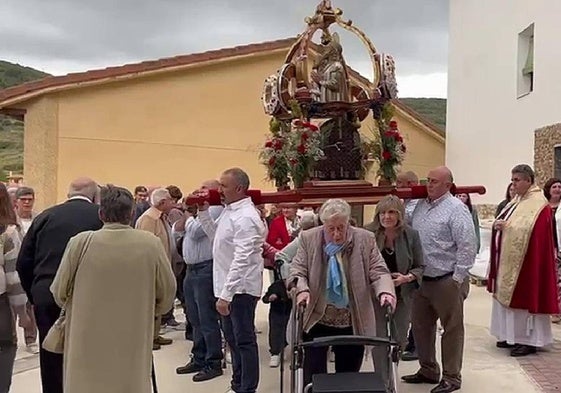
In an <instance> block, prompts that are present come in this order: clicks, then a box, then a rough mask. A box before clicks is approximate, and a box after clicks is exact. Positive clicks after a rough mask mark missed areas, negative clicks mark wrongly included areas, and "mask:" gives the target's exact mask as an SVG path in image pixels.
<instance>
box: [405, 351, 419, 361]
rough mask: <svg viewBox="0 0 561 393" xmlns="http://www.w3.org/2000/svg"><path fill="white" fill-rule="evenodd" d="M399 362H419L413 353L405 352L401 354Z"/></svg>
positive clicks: (417, 356) (415, 353)
mask: <svg viewBox="0 0 561 393" xmlns="http://www.w3.org/2000/svg"><path fill="white" fill-rule="evenodd" d="M401 360H403V361H404V362H411V361H413V360H419V355H417V352H415V351H405V352H403V353H402V354H401Z"/></svg>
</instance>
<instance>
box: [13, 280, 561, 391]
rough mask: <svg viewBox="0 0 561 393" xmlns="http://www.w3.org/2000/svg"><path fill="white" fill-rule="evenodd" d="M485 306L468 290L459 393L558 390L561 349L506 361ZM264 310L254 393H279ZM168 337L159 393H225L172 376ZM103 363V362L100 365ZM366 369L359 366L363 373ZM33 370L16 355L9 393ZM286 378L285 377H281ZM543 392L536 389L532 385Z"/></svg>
mask: <svg viewBox="0 0 561 393" xmlns="http://www.w3.org/2000/svg"><path fill="white" fill-rule="evenodd" d="M490 307H491V302H490V299H489V297H488V295H487V294H486V293H485V291H484V290H483V289H482V288H476V287H472V292H471V294H470V297H469V298H468V301H467V302H466V326H467V339H466V352H465V361H464V372H463V375H464V382H463V389H462V392H466V393H496V392H501V391H505V392H512V393H518V392H519V393H533V392H541V391H545V392H557V391H559V390H561V345H558V346H557V348H554V349H553V350H551V351H549V352H543V353H540V354H539V355H535V356H531V357H528V358H526V359H523V360H522V361H521V364H522V367H521V365H520V364H519V362H518V361H517V360H516V359H513V358H511V357H510V356H508V352H505V350H499V349H497V348H495V346H494V339H493V338H492V337H490V336H489V331H488V324H489V315H490ZM266 313H267V309H266V308H265V307H264V306H261V305H260V306H259V309H258V320H257V326H258V328H260V329H261V330H262V331H263V333H262V334H260V335H259V344H260V348H261V383H260V386H259V392H261V393H273V392H275V393H276V392H279V370H278V369H270V368H269V367H268V354H267V345H266V341H267V334H266V332H267V322H266V321H267V318H266V316H267V314H266ZM555 332H556V337H558V338H561V328H559V327H557V326H556V327H555ZM167 336H168V337H172V338H175V339H176V340H175V343H174V344H173V345H171V346H168V347H164V348H163V349H162V350H161V351H158V352H156V353H155V358H156V368H157V374H158V382H159V386H160V392H162V393H183V392H190V393H221V392H224V391H226V389H227V387H228V382H229V378H230V377H229V371H227V372H226V374H225V375H224V376H223V377H220V378H217V379H215V380H213V381H209V382H203V383H198V384H197V383H193V382H192V381H191V379H190V377H188V376H177V375H175V368H176V367H177V366H179V365H181V364H183V363H185V361H186V359H187V353H188V351H189V347H190V344H189V343H187V342H185V341H184V340H182V339H181V336H182V333H181V332H172V333H169V334H167ZM100 361H103V359H100ZM416 367H417V365H416V362H413V363H411V362H410V363H401V364H400V366H399V373H400V375H403V374H407V373H410V372H414V371H415V370H416ZM367 368H369V367H368V364H365V369H367ZM38 371H39V370H38V369H37V357H36V355H28V354H26V353H25V352H22V353H20V354H19V355H18V360H17V364H16V373H17V374H16V375H15V376H14V381H13V388H12V393H40V392H41V389H40V387H39V372H38ZM287 376H288V375H287ZM538 383H539V385H540V386H541V388H542V389H543V390H541V389H540V388H539V387H538V385H537V384H538ZM430 388H431V387H430V386H427V385H425V386H410V385H400V390H399V391H400V393H421V392H428V391H429V390H430Z"/></svg>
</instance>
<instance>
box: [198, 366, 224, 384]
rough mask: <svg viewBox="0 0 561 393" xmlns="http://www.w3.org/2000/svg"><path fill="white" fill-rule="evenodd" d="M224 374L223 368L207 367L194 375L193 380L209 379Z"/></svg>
mask: <svg viewBox="0 0 561 393" xmlns="http://www.w3.org/2000/svg"><path fill="white" fill-rule="evenodd" d="M222 374H223V371H222V369H221V368H205V369H204V370H201V371H199V372H198V373H196V374H195V375H193V382H203V381H209V380H211V379H213V378H216V377H219V376H221V375H222Z"/></svg>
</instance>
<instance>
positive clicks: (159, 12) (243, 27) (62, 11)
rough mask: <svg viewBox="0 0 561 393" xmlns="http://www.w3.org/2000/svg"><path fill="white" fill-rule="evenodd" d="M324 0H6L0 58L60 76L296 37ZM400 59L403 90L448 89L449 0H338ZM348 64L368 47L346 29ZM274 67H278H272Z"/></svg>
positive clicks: (0, 7)
mask: <svg viewBox="0 0 561 393" xmlns="http://www.w3.org/2000/svg"><path fill="white" fill-rule="evenodd" d="M318 3H319V0H0V20H1V23H0V59H2V60H7V61H10V62H14V63H19V64H22V65H26V66H30V67H33V68H37V69H40V70H43V71H45V72H48V73H51V74H55V75H62V74H66V73H69V72H75V71H85V70H89V69H95V68H103V67H107V66H115V65H120V64H125V63H130V62H137V61H142V60H153V59H157V58H161V57H169V56H176V55H180V54H188V53H195V52H201V51H205V50H210V49H219V48H224V47H229V46H234V45H243V44H248V43H255V42H262V41H268V40H275V39H280V38H288V37H292V36H295V35H297V34H298V33H300V32H302V31H303V30H304V27H305V24H304V18H305V17H306V16H311V15H312V14H313V13H314V10H315V7H316V5H317V4H318ZM332 3H333V5H334V6H335V7H340V8H342V9H343V11H344V17H345V18H347V19H352V20H353V22H354V24H355V26H357V27H359V28H361V29H362V30H363V31H364V32H365V33H366V34H367V35H368V36H369V37H370V39H371V40H372V41H373V43H374V45H375V46H376V47H377V48H378V50H379V51H381V52H384V53H390V54H392V55H393V56H394V57H395V59H396V63H397V74H398V83H399V91H400V93H399V95H400V96H401V97H446V71H447V57H448V1H447V0H333V1H332ZM341 37H342V41H343V45H344V54H345V58H346V59H347V62H348V64H349V65H350V66H352V67H353V68H356V69H357V70H359V71H360V72H361V73H363V74H364V75H365V76H369V75H370V74H371V71H370V68H369V61H368V56H367V52H366V50H365V49H363V48H362V47H361V44H360V42H359V41H358V40H355V39H353V37H352V35H350V33H347V32H342V33H341ZM274 71H275V70H271V72H274Z"/></svg>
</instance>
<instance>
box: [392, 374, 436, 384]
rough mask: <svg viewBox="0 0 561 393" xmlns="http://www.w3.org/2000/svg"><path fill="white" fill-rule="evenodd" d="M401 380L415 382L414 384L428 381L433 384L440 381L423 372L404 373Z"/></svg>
mask: <svg viewBox="0 0 561 393" xmlns="http://www.w3.org/2000/svg"><path fill="white" fill-rule="evenodd" d="M401 380H402V381H403V382H405V383H413V384H419V383H428V384H431V385H436V384H437V383H438V379H431V378H428V377H425V376H424V375H423V374H420V373H415V374H411V375H404V376H403V377H401Z"/></svg>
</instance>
